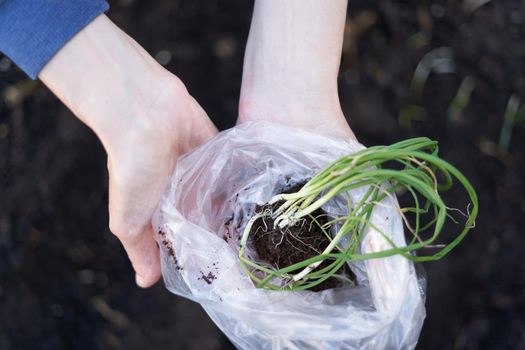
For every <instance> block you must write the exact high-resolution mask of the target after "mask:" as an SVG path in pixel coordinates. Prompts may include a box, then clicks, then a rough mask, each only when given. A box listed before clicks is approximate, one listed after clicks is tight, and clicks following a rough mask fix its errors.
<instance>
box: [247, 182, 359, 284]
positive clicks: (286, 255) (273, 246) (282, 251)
mask: <svg viewBox="0 0 525 350" xmlns="http://www.w3.org/2000/svg"><path fill="white" fill-rule="evenodd" d="M289 192H290V193H291V192H296V190H291V191H289ZM280 204H282V203H279V202H277V203H275V204H273V205H272V206H269V205H267V206H263V207H260V208H257V210H256V212H260V211H265V210H270V211H275V210H277V208H278V207H279V205H280ZM312 216H314V217H315V218H316V220H317V224H316V223H315V222H314V221H313V220H312V219H311V218H309V217H307V218H303V219H301V221H300V222H298V223H297V224H296V225H293V226H290V227H286V228H284V229H280V228H279V227H274V220H273V219H272V218H271V217H262V218H259V219H258V220H256V221H255V222H254V224H253V226H252V229H251V231H250V236H251V237H253V246H254V247H255V250H256V252H257V255H258V256H259V259H261V260H263V261H264V262H267V263H269V264H270V265H271V266H272V267H277V268H284V267H288V266H290V265H293V264H296V263H299V262H301V261H304V260H306V259H309V258H312V257H314V256H316V255H319V254H321V253H322V252H323V250H324V249H325V248H326V247H327V246H328V245H329V244H330V240H329V238H328V237H326V235H325V234H324V233H323V231H322V230H321V228H320V227H319V225H321V226H322V225H324V224H326V223H327V222H328V216H327V214H326V212H325V211H323V210H321V209H317V210H316V211H314V212H313V213H312ZM329 264H330V261H328V260H327V261H324V262H323V263H322V264H321V265H320V266H319V267H318V268H317V269H316V270H319V269H322V268H324V267H327V266H328V265H329ZM316 270H314V271H316ZM347 270H349V269H348V268H346V265H343V267H341V269H339V270H338V271H337V274H339V275H345V276H347V277H349V278H350V276H348V273H347ZM298 272H300V270H298V271H296V273H298ZM341 285H343V283H342V280H341V279H338V278H336V277H330V278H328V279H327V280H326V281H324V282H322V283H320V284H318V285H317V286H315V287H313V288H311V289H310V290H312V291H315V292H317V291H322V290H325V289H330V288H336V287H339V286H341Z"/></svg>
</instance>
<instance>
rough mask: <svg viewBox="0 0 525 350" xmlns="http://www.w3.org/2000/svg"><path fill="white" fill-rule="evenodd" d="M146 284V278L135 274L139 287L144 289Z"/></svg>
mask: <svg viewBox="0 0 525 350" xmlns="http://www.w3.org/2000/svg"><path fill="white" fill-rule="evenodd" d="M144 282H145V281H144V278H143V277H142V276H141V275H139V274H138V273H137V274H135V283H137V286H139V287H144Z"/></svg>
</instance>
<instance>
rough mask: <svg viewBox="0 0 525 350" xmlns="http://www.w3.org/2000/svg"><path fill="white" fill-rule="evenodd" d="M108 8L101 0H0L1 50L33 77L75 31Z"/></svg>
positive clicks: (34, 77)
mask: <svg viewBox="0 0 525 350" xmlns="http://www.w3.org/2000/svg"><path fill="white" fill-rule="evenodd" d="M108 8H109V6H108V4H107V2H106V1H104V0H0V51H1V52H3V53H4V54H6V55H7V56H8V57H9V58H10V59H11V60H12V61H13V62H15V63H16V64H17V65H18V66H19V67H20V68H21V69H22V70H23V71H24V72H26V73H27V75H29V76H30V77H31V78H32V79H36V77H37V76H38V74H39V73H40V71H41V70H42V68H44V66H45V65H46V63H47V62H49V61H50V60H51V58H53V56H54V55H55V54H56V53H57V52H58V51H59V50H60V49H61V48H62V47H63V46H64V45H65V44H66V43H67V42H68V41H69V40H70V39H71V38H72V37H73V36H75V34H77V33H78V32H79V31H80V30H82V28H84V27H85V26H87V25H88V24H89V23H90V22H91V21H92V20H94V19H95V18H96V17H97V16H98V15H100V14H101V13H103V12H105V11H107V10H108Z"/></svg>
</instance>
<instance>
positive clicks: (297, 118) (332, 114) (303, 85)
mask: <svg viewBox="0 0 525 350" xmlns="http://www.w3.org/2000/svg"><path fill="white" fill-rule="evenodd" d="M346 5H347V0H330V1H324V0H287V1H281V0H256V2H255V8H254V12H253V18H252V25H251V28H250V35H249V38H248V43H247V45H246V53H245V57H244V70H243V79H242V88H241V98H240V102H239V119H238V123H243V122H246V121H250V120H267V121H273V122H277V123H281V124H286V125H289V126H295V127H300V128H306V129H311V130H314V131H317V132H319V133H322V134H326V135H330V136H333V137H339V138H342V139H349V138H351V139H355V136H354V134H353V132H352V130H351V129H350V127H349V126H348V123H347V122H346V119H345V117H344V115H343V112H342V110H341V105H340V103H339V95H338V92H337V75H338V72H339V63H340V60H341V50H342V45H343V32H344V25H345V18H346Z"/></svg>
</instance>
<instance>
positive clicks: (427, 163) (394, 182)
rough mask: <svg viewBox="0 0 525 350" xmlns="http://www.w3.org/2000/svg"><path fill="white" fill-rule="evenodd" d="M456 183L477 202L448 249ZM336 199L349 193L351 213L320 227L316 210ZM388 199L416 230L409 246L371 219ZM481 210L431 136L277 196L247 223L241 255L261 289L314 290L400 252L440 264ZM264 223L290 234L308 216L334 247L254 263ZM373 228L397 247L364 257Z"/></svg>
mask: <svg viewBox="0 0 525 350" xmlns="http://www.w3.org/2000/svg"><path fill="white" fill-rule="evenodd" d="M454 181H457V182H459V184H460V185H461V186H462V187H463V188H464V190H465V191H466V194H467V195H468V197H469V202H470V204H469V206H468V207H467V213H463V215H464V216H465V218H466V220H465V223H464V224H463V225H461V227H460V228H459V230H458V232H457V233H456V234H455V236H454V238H453V239H452V240H450V241H449V242H448V243H446V244H441V243H439V240H438V238H440V236H442V232H443V229H444V225H445V222H446V221H447V218H449V219H451V220H453V221H454V222H455V223H456V224H458V223H457V221H455V220H454V218H453V217H452V215H451V211H459V210H458V209H453V208H449V207H448V206H447V204H446V203H445V201H444V200H443V198H442V193H443V192H444V191H446V190H448V189H450V188H451V186H452V185H453V183H454ZM356 189H361V190H362V191H363V192H364V195H363V196H362V197H361V198H360V200H359V201H357V202H352V201H351V200H350V196H349V195H348V193H349V191H354V190H356ZM399 193H405V194H407V195H408V198H409V199H410V204H409V205H408V206H403V207H401V206H399V205H398V204H397V200H395V195H396V194H399ZM337 196H346V199H347V212H346V213H345V215H342V216H339V217H331V218H330V219H329V220H328V222H326V220H325V222H324V223H323V224H321V223H320V221H318V220H317V219H316V217H315V216H314V213H315V212H316V211H318V210H319V209H320V208H322V207H323V206H324V205H325V204H327V203H329V202H330V201H331V200H334V199H335V198H336V197H337ZM387 197H390V198H391V199H394V200H393V201H391V202H393V203H396V204H395V205H396V211H397V212H398V213H399V215H400V216H401V218H402V219H403V221H404V223H405V226H406V228H407V231H408V232H409V235H408V239H407V242H406V245H403V246H399V245H396V244H395V242H393V240H392V239H391V238H390V236H389V235H388V234H387V233H385V232H382V231H381V229H380V228H378V227H377V226H376V225H374V222H373V220H371V217H372V213H373V211H374V208H376V207H379V206H382V205H384V202H385V201H384V200H385V199H387ZM343 198H344V197H343ZM459 212H461V211H459ZM477 213H478V198H477V195H476V192H475V190H474V188H473V187H472V185H471V183H470V182H469V181H468V180H467V178H466V177H465V176H464V175H463V174H462V173H461V172H460V171H459V170H458V169H456V168H455V167H454V166H453V165H451V164H450V163H448V162H446V161H444V160H443V159H441V158H439V156H438V143H437V142H436V141H432V140H430V139H428V138H425V137H420V138H414V139H408V140H405V141H401V142H398V143H395V144H392V145H390V146H374V147H370V148H367V149H363V150H361V151H359V152H356V153H353V154H349V155H346V156H343V157H341V158H339V159H338V160H336V161H334V162H333V163H331V164H329V165H328V166H327V167H326V168H324V169H322V170H321V171H320V172H319V173H317V174H316V175H315V176H314V177H312V178H311V179H310V180H309V181H308V182H307V183H306V184H304V185H303V186H302V188H301V189H300V190H299V191H297V192H295V193H283V194H278V195H276V196H274V197H273V198H271V199H270V200H269V202H268V203H267V205H266V206H265V207H264V209H263V210H261V211H260V212H259V213H256V214H255V215H254V216H253V217H252V218H251V219H250V220H249V222H248V223H247V225H246V226H245V228H244V231H243V233H242V236H241V242H240V250H239V258H240V261H241V263H242V266H243V267H244V269H245V270H246V272H247V273H248V275H249V276H250V277H251V278H252V280H253V281H254V282H255V283H256V285H257V287H261V288H268V289H272V290H304V289H311V288H313V287H315V286H318V285H319V284H321V283H323V282H324V281H326V280H327V279H328V278H330V277H334V276H336V277H337V273H338V271H340V269H341V268H342V267H343V266H344V264H347V263H352V262H357V261H363V260H367V259H379V258H384V257H389V256H393V255H401V256H403V257H405V258H407V259H409V260H412V261H418V262H424V261H434V260H438V259H441V258H442V257H443V256H445V255H446V254H447V253H449V252H450V251H451V250H452V249H453V248H454V247H456V246H457V245H458V244H459V243H460V242H461V241H462V240H463V238H464V237H465V235H466V234H467V233H468V232H469V230H470V229H472V228H473V227H474V224H475V219H476V216H477ZM264 218H269V219H270V218H271V220H272V222H273V224H274V228H279V229H282V230H283V231H284V230H286V228H289V227H292V226H294V225H299V224H301V222H302V221H303V220H306V219H308V220H309V222H314V223H315V224H316V225H318V226H319V228H320V229H321V230H322V232H323V233H324V234H325V235H327V236H328V237H329V244H328V245H327V246H326V248H324V250H323V251H320V252H319V254H317V255H315V256H312V257H311V258H308V259H306V260H304V261H301V262H298V263H294V264H292V265H290V266H285V267H282V268H279V267H272V266H269V264H264V263H262V262H258V261H255V260H254V259H252V258H251V257H249V256H247V254H246V248H247V247H248V245H249V241H250V240H249V238H250V235H251V234H253V233H252V232H251V231H252V228H253V224H254V223H255V222H256V221H257V220H263V219H264ZM409 219H410V220H409ZM368 230H372V231H374V232H376V233H377V234H380V235H381V236H382V237H383V238H384V239H385V240H386V242H388V244H389V246H390V247H389V248H388V249H385V250H381V251H375V252H368V253H362V252H361V243H362V241H363V239H364V237H365V234H366V232H367V231H368ZM447 235H448V234H447ZM428 252H433V253H428ZM424 253H427V254H424Z"/></svg>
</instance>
